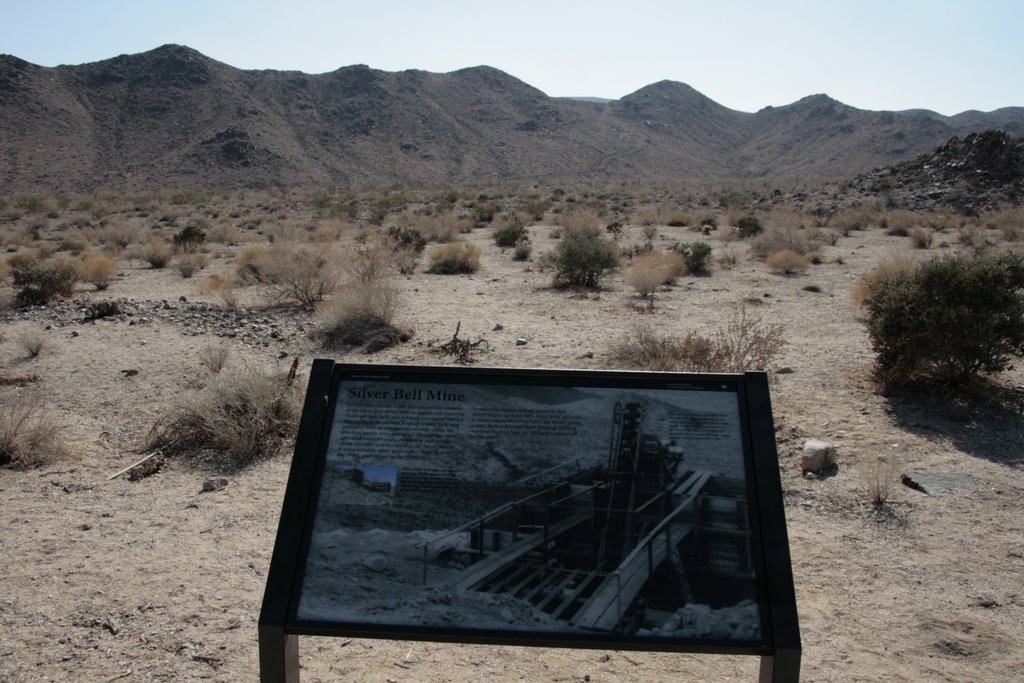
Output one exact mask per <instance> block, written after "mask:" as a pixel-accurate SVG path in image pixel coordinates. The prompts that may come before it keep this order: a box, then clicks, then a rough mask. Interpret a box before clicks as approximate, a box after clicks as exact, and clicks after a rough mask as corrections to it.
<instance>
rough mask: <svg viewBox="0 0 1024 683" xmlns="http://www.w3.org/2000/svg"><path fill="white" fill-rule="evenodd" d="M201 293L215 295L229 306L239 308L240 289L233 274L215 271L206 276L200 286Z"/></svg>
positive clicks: (223, 303)
mask: <svg viewBox="0 0 1024 683" xmlns="http://www.w3.org/2000/svg"><path fill="white" fill-rule="evenodd" d="M199 293H200V294H205V295H207V296H213V297H214V298H216V299H217V300H218V301H219V302H220V303H221V304H222V305H224V306H226V307H227V308H231V309H235V308H238V291H237V289H236V280H235V278H234V277H233V276H232V275H222V274H220V273H213V274H211V275H208V276H206V279H205V280H203V283H202V285H200V287H199Z"/></svg>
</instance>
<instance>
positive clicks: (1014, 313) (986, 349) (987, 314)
mask: <svg viewBox="0 0 1024 683" xmlns="http://www.w3.org/2000/svg"><path fill="white" fill-rule="evenodd" d="M865 289H866V294H865V297H864V304H863V305H864V307H865V309H866V311H867V326H868V334H869V335H870V337H871V344H872V347H873V349H874V351H875V353H876V354H877V371H878V377H879V379H880V380H882V381H883V382H884V383H886V384H907V385H913V384H922V385H944V386H960V385H963V384H966V383H970V382H971V381H973V380H975V379H978V378H979V377H980V376H981V375H983V374H991V373H996V372H1000V371H1002V370H1005V369H1006V368H1007V367H1008V366H1009V364H1010V360H1011V358H1012V357H1013V356H1020V355H1024V257H1022V256H1021V255H1019V254H1014V253H1005V254H1000V255H987V254H986V255H974V256H947V257H943V258H938V259H934V260H931V261H926V262H923V263H921V264H920V265H918V266H917V267H916V268H914V269H909V270H903V271H895V272H887V273H878V274H875V275H874V276H873V277H871V278H870V279H868V280H866V282H865Z"/></svg>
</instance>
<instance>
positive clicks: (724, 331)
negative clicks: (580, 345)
mask: <svg viewBox="0 0 1024 683" xmlns="http://www.w3.org/2000/svg"><path fill="white" fill-rule="evenodd" d="M784 345H785V342H784V341H783V339H782V328H781V327H780V326H778V325H771V324H767V323H764V322H763V321H762V320H761V319H760V318H757V317H755V316H750V315H748V314H747V312H746V309H745V308H740V309H739V310H738V311H737V312H736V313H734V314H733V315H732V316H731V317H730V319H729V321H728V322H727V323H726V325H725V326H724V327H722V328H721V329H719V330H718V331H717V332H715V333H714V334H713V335H712V336H711V337H706V336H703V335H699V334H696V333H694V332H690V333H688V334H687V335H686V336H684V337H681V338H671V337H661V336H659V335H658V334H657V333H656V332H655V331H654V328H653V327H651V326H649V325H639V326H637V327H636V328H635V329H633V330H632V331H631V332H630V333H629V334H627V336H626V337H625V339H623V340H622V341H621V342H619V343H617V344H616V345H614V346H613V347H612V349H611V358H612V363H613V364H614V365H615V366H616V367H621V368H635V369H640V370H655V371H663V372H664V371H673V372H745V371H747V370H768V369H770V368H771V367H773V366H774V364H775V359H776V358H777V357H778V354H779V353H780V352H781V351H782V348H783V346H784Z"/></svg>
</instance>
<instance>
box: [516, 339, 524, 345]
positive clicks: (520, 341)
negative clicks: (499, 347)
mask: <svg viewBox="0 0 1024 683" xmlns="http://www.w3.org/2000/svg"><path fill="white" fill-rule="evenodd" d="M516 346H526V340H525V339H523V338H522V337H520V338H519V339H516Z"/></svg>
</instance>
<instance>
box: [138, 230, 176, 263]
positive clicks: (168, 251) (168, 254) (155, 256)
mask: <svg viewBox="0 0 1024 683" xmlns="http://www.w3.org/2000/svg"><path fill="white" fill-rule="evenodd" d="M173 257H174V248H173V247H172V246H171V245H170V244H168V243H167V242H166V241H165V240H163V239H162V238H160V237H156V236H155V235H154V236H152V237H151V238H150V239H147V240H146V243H145V244H143V245H142V248H141V249H140V250H139V258H140V259H142V260H143V261H145V262H146V263H148V264H149V267H150V268H153V269H156V270H159V269H160V268H166V267H167V264H168V263H170V262H171V258H173Z"/></svg>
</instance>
